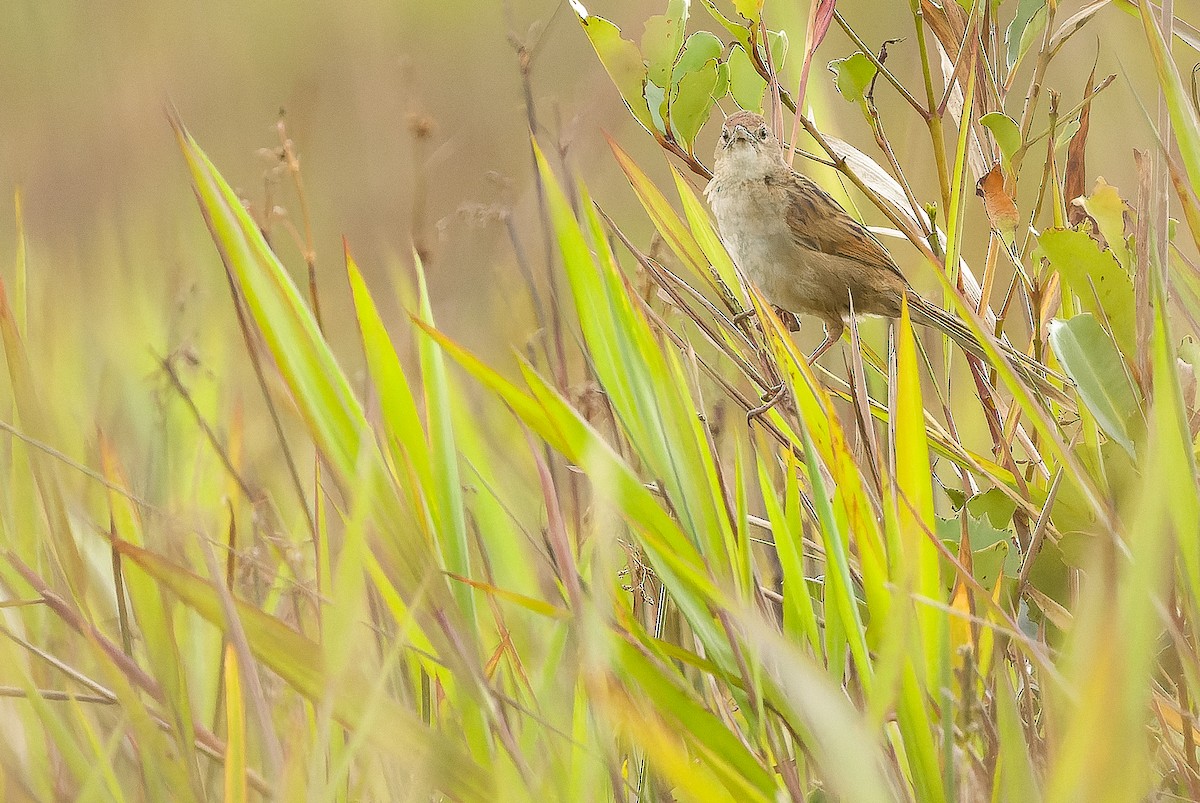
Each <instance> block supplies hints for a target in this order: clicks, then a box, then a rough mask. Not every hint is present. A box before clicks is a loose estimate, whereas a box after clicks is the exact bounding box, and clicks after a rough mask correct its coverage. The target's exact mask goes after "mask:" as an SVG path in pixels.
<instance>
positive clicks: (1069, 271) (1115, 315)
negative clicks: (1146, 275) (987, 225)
mask: <svg viewBox="0 0 1200 803" xmlns="http://www.w3.org/2000/svg"><path fill="white" fill-rule="evenodd" d="M1038 244H1039V245H1040V246H1041V248H1042V252H1043V253H1044V254H1045V255H1046V257H1047V258H1048V259H1049V260H1050V264H1051V266H1053V267H1054V269H1055V270H1056V271H1058V274H1059V275H1060V276H1061V277H1062V278H1063V280H1064V281H1065V282H1066V283H1067V286H1068V287H1069V288H1070V290H1071V292H1072V293H1074V294H1075V295H1076V297H1077V298H1078V299H1079V302H1080V304H1081V305H1082V307H1083V309H1084V310H1086V311H1088V312H1095V313H1098V314H1103V315H1104V317H1105V318H1106V319H1107V320H1108V323H1109V325H1110V326H1111V327H1112V335H1113V338H1114V339H1115V340H1116V341H1117V345H1118V346H1120V347H1121V351H1122V352H1123V353H1124V354H1125V355H1126V356H1132V355H1134V354H1136V353H1137V351H1136V346H1135V334H1134V332H1135V330H1134V308H1133V283H1132V282H1131V281H1130V279H1129V274H1128V273H1126V272H1125V269H1124V268H1122V267H1121V265H1120V263H1119V262H1117V258H1116V257H1115V256H1113V254H1112V252H1111V251H1102V250H1100V244H1099V243H1097V242H1096V241H1095V240H1093V239H1092V238H1091V237H1089V236H1088V235H1087V234H1085V233H1084V232H1082V231H1075V230H1073V229H1051V230H1049V231H1045V232H1042V234H1041V236H1040V237H1038Z"/></svg>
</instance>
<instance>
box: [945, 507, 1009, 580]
mask: <svg viewBox="0 0 1200 803" xmlns="http://www.w3.org/2000/svg"><path fill="white" fill-rule="evenodd" d="M937 534H938V538H940V539H941V540H942V541H943V542H944V543H945V544H946V547H947V549H949V550H950V552H951V553H952V554H958V545H959V539H960V538H961V536H962V521H961V520H960V519H957V518H953V519H938V521H937ZM967 539H968V541H969V542H970V544H971V553H972V554H971V573H972V574H973V575H974V577H975V579H976V580H978V581H979V583H980V585H982V586H983V587H984V588H989V589H990V588H992V587H994V586H995V585H996V580H997V579H998V578H999V577H1000V572H1001V571H1003V572H1004V576H1005V577H1009V578H1011V577H1014V576H1016V573H1017V571H1018V569H1019V568H1020V565H1021V554H1020V552H1018V551H1017V548H1016V544H1015V543H1014V542H1013V536H1012V533H1010V532H1009V531H1008V530H1001V529H997V528H996V527H993V526H992V524H991V522H989V521H988V520H987V519H977V518H975V517H974V516H971V515H968V516H967ZM942 579H943V584H944V588H945V590H946V591H947V592H949V591H950V590H951V589H952V588H953V587H954V584H955V583H956V582H958V574H957V572H956V571H955V570H954V567H953V566H951V565H950V563H949V561H946V560H945V559H943V560H942Z"/></svg>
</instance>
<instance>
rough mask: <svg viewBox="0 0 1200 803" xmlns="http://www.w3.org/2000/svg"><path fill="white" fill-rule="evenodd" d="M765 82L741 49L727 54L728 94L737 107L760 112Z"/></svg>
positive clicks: (765, 87) (734, 49)
mask: <svg viewBox="0 0 1200 803" xmlns="http://www.w3.org/2000/svg"><path fill="white" fill-rule="evenodd" d="M766 89H767V80H766V79H765V78H763V77H762V76H761V75H759V74H758V70H757V69H755V67H754V62H752V61H751V60H750V56H748V55H747V54H746V51H745V50H743V49H742V48H741V47H734V48H733V50H732V51H730V53H729V92H730V94H732V95H733V99H734V100H735V101H737V105H738V106H741V107H742V108H743V109H749V110H750V111H752V112H761V111H762V108H763V92H764V91H766Z"/></svg>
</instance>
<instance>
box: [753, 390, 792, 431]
mask: <svg viewBox="0 0 1200 803" xmlns="http://www.w3.org/2000/svg"><path fill="white" fill-rule="evenodd" d="M786 393H787V385H785V384H784V383H782V382H780V383H779V384H778V385H776V386H775V387H773V388H771V389H770V390H768V391H767V392H766V393H764V394H763V395H762V397H761V398H762V404H760V405H758V406H757V407H754V408H751V409H750V410H749V411H748V412H747V413H746V423H747V424H752V423H754V419H756V418H758V417H759V416H761V415H763V414H764V413H766V412H767V411H768V410H770V409H771V408H772V407H774V406H775V405H777V404H779V402H780V401H782V400H783V397H784V396H785V395H786Z"/></svg>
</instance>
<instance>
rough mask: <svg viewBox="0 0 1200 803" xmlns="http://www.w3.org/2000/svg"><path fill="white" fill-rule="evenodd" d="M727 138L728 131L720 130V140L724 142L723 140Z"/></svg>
mask: <svg viewBox="0 0 1200 803" xmlns="http://www.w3.org/2000/svg"><path fill="white" fill-rule="evenodd" d="M727 139H729V132H728V131H722V132H721V141H722V142H724V141H725V140H727Z"/></svg>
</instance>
